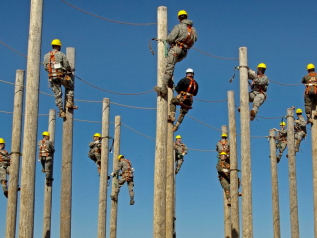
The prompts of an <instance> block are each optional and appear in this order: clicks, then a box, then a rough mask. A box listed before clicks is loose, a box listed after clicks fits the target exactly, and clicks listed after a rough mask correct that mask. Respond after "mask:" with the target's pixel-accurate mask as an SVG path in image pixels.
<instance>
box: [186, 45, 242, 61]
mask: <svg viewBox="0 0 317 238" xmlns="http://www.w3.org/2000/svg"><path fill="white" fill-rule="evenodd" d="M192 48H193V49H194V50H196V51H198V52H200V53H202V54H204V55H208V56H210V57H213V58H217V59H223V60H239V58H225V57H220V56H215V55H211V54H208V53H206V52H204V51H202V50H199V49H197V48H195V47H192Z"/></svg>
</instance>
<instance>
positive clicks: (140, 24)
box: [61, 0, 157, 26]
mask: <svg viewBox="0 0 317 238" xmlns="http://www.w3.org/2000/svg"><path fill="white" fill-rule="evenodd" d="M61 1H62V2H63V3H66V4H67V5H69V6H71V7H73V8H75V9H77V10H78V11H81V12H83V13H86V14H88V15H90V16H93V17H96V18H99V19H101V20H105V21H109V22H113V23H118V24H124V25H134V26H148V25H157V23H129V22H121V21H115V20H111V19H108V18H105V17H101V16H98V15H95V14H93V13H90V12H87V11H85V10H83V9H80V8H79V7H76V6H74V5H72V4H70V3H69V2H66V1H64V0H61Z"/></svg>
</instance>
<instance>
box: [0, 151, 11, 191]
mask: <svg viewBox="0 0 317 238" xmlns="http://www.w3.org/2000/svg"><path fill="white" fill-rule="evenodd" d="M9 170H10V155H9V153H8V151H6V150H5V149H2V150H0V181H1V186H2V189H3V192H4V193H5V194H6V193H8V187H7V174H9ZM6 196H7V195H6Z"/></svg>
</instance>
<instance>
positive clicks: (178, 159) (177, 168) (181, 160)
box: [175, 157, 184, 174]
mask: <svg viewBox="0 0 317 238" xmlns="http://www.w3.org/2000/svg"><path fill="white" fill-rule="evenodd" d="M183 162H184V159H183V158H181V157H178V158H177V160H176V170H175V174H177V173H178V172H179V170H180V169H181V167H182V164H183Z"/></svg>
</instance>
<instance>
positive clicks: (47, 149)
mask: <svg viewBox="0 0 317 238" xmlns="http://www.w3.org/2000/svg"><path fill="white" fill-rule="evenodd" d="M38 146H39V155H40V157H51V156H52V155H53V154H54V152H55V148H54V145H53V142H52V141H50V140H44V139H43V140H40V141H39V143H38Z"/></svg>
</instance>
